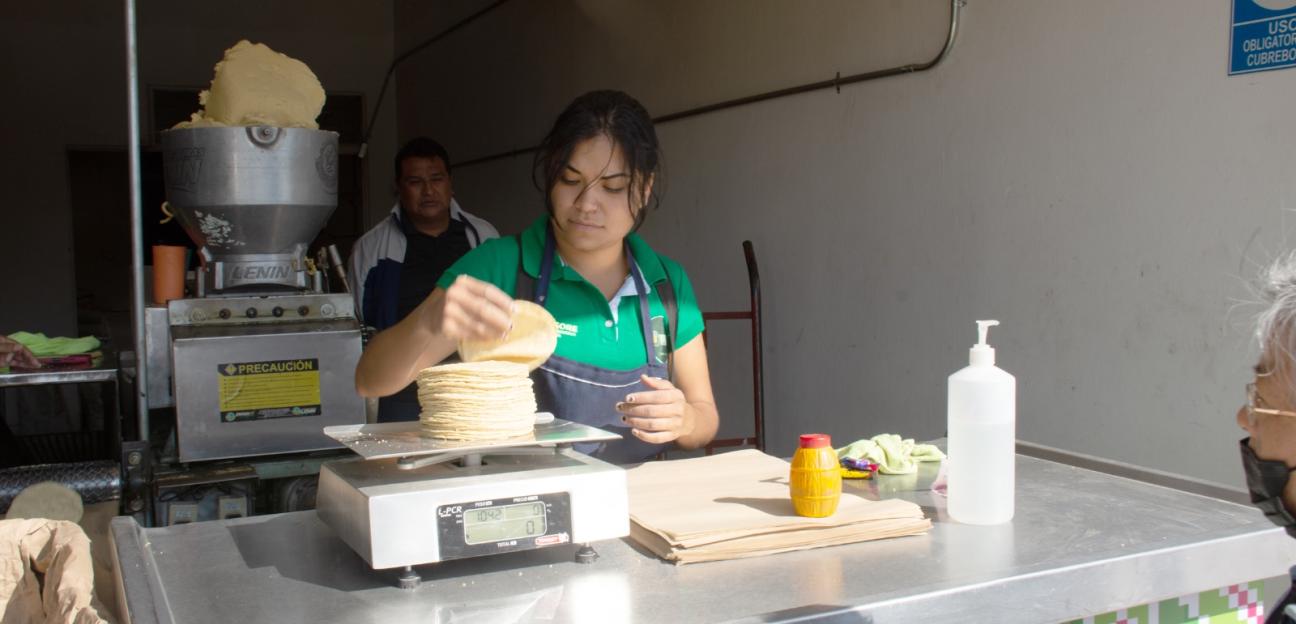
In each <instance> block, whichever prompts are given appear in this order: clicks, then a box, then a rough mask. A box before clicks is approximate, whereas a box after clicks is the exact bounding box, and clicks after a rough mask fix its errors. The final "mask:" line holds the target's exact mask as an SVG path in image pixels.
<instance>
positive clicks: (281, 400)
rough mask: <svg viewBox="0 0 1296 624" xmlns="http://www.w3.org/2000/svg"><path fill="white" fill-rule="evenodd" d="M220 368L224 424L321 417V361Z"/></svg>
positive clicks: (237, 364) (218, 371)
mask: <svg viewBox="0 0 1296 624" xmlns="http://www.w3.org/2000/svg"><path fill="white" fill-rule="evenodd" d="M216 368H217V373H218V376H219V377H220V412H221V414H220V415H221V421H222V422H239V421H244V420H263V419H266V418H292V417H296V416H319V415H320V380H319V360H317V359H303V360H270V361H265V362H231V363H229V364H220V365H219V366H217V367H216Z"/></svg>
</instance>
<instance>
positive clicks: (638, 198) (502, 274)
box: [356, 91, 719, 463]
mask: <svg viewBox="0 0 1296 624" xmlns="http://www.w3.org/2000/svg"><path fill="white" fill-rule="evenodd" d="M658 158H659V154H658V145H657V134H656V132H655V131H654V130H653V125H652V119H651V118H650V117H649V116H648V112H647V111H646V110H644V108H643V106H642V105H641V104H639V102H638V101H636V100H635V99H634V98H632V97H630V96H628V95H626V94H624V93H621V92H617V91H595V92H591V93H587V94H585V95H582V96H580V97H579V98H577V99H576V100H575V101H573V102H572V103H571V104H570V105H569V106H568V107H567V109H566V110H564V111H563V112H562V114H561V115H559V117H558V120H557V121H556V122H555V123H554V126H553V129H551V130H550V131H549V134H548V136H546V137H545V139H544V141H543V143H541V145H540V147H539V151H538V152H537V154H536V158H535V166H534V170H533V178H534V180H535V182H536V185H537V186H538V187H539V188H541V189H542V190H543V191H544V194H545V200H546V207H547V214H546V215H544V216H542V217H540V218H538V219H536V221H535V222H534V223H532V225H531V226H530V227H528V228H527V229H526V230H525V231H524V232H523V233H522V234H520V235H518V236H511V237H505V238H499V239H495V240H489V241H486V242H485V243H483V244H482V245H480V246H479V247H477V248H476V249H474V250H473V251H472V252H470V253H468V254H467V255H465V256H464V257H463V258H461V259H460V260H459V261H458V262H457V263H456V264H455V265H453V266H452V267H451V268H450V269H449V270H447V271H446V272H445V275H443V276H442V277H441V280H440V281H439V282H438V284H437V286H438V287H437V288H436V290H434V291H433V292H432V294H431V295H429V296H428V298H427V299H426V300H425V301H424V302H423V303H422V304H421V305H420V306H419V307H418V308H416V309H415V310H414V312H412V313H411V314H410V315H409V316H408V317H406V318H405V320H403V321H401V322H400V323H399V324H397V325H395V326H393V327H391V328H389V329H387V330H386V331H384V332H382V333H380V334H378V335H377V336H375V337H374V339H373V340H372V341H371V342H370V343H369V346H368V347H367V348H366V350H365V352H364V354H363V356H362V357H361V358H360V364H359V366H358V368H357V370H356V389H357V391H358V392H359V393H360V394H361V395H364V396H370V397H372V396H384V395H388V394H392V393H394V392H397V391H398V390H400V389H401V388H404V387H405V386H406V385H407V384H409V383H410V382H411V381H412V380H414V379H415V378H416V377H417V375H418V373H419V371H420V370H422V369H424V368H426V367H429V366H432V365H434V364H437V363H439V362H441V361H442V360H443V359H445V358H446V357H447V356H449V355H450V354H451V353H453V352H454V351H455V350H456V347H457V346H458V345H459V343H460V342H461V341H475V340H490V339H496V338H498V337H500V336H502V335H505V334H507V332H508V331H509V328H510V322H511V321H510V314H511V311H512V310H513V309H514V302H513V297H514V296H515V297H517V298H518V299H522V300H530V301H534V302H536V303H538V304H540V305H542V306H544V307H545V308H546V309H547V310H548V311H549V312H550V313H551V314H552V315H553V316H554V318H555V319H556V320H557V322H558V323H557V324H558V340H557V348H556V349H555V350H554V353H553V356H552V357H550V358H549V359H548V360H547V361H545V362H544V364H542V365H541V366H540V367H539V368H538V369H536V370H534V371H533V372H532V374H531V378H532V380H533V382H534V385H535V394H536V402H537V404H538V406H539V408H540V410H542V411H548V412H552V413H553V414H554V415H555V416H557V417H558V418H563V419H567V420H572V421H576V422H580V423H584V424H587V425H592V426H595V427H599V428H602V429H607V430H609V431H612V432H615V433H620V434H621V435H622V439H621V440H620V441H617V442H611V443H608V444H606V445H603V446H600V447H597V448H592V449H591V448H582V449H581V450H584V451H586V452H590V453H591V454H593V455H595V456H597V457H600V458H602V459H604V460H606V461H611V462H616V463H629V462H637V461H643V460H645V459H649V458H651V457H652V456H654V455H656V454H657V453H659V452H661V451H663V450H668V449H669V448H670V445H672V444H673V445H675V446H676V447H678V448H683V449H692V448H698V447H701V446H703V445H705V444H706V443H707V442H709V441H711V439H712V438H713V437H714V436H715V432H716V427H717V425H718V421H719V416H718V414H717V412H716V407H715V399H714V397H713V396H712V392H711V378H710V373H709V371H708V369H707V359H706V346H705V344H704V342H703V340H702V339H701V333H702V313H701V311H700V310H699V308H698V305H697V300H696V299H695V297H694V294H693V288H692V285H691V284H690V283H689V280H688V276H687V275H685V273H684V269H683V268H682V267H680V266H679V265H678V264H676V263H675V262H674V261H672V260H670V259H668V258H666V257H664V256H660V255H658V254H657V253H655V252H654V251H653V250H652V248H651V247H649V246H648V244H647V243H646V242H644V240H643V239H642V238H640V237H639V236H638V235H636V234H634V232H635V230H636V229H638V227H639V226H640V225H641V224H642V223H643V221H644V218H645V216H646V212H647V210H646V208H647V207H648V204H649V202H650V200H651V198H652V189H653V182H654V181H655V179H656V176H657V173H658V171H659V169H660V166H659V163H658ZM509 293H512V295H513V296H510V294H509ZM644 293H647V296H643V294H644ZM676 323H677V324H678V325H677V326H676V327H671V325H672V324H676ZM578 448H579V447H578Z"/></svg>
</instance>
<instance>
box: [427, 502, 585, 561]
mask: <svg viewBox="0 0 1296 624" xmlns="http://www.w3.org/2000/svg"><path fill="white" fill-rule="evenodd" d="M436 519H437V536H438V538H437V549H438V551H439V554H440V560H442V561H445V560H447V559H462V558H465V557H476V556H479V555H490V554H494V553H502V552H513V551H517V550H531V549H535V548H544V547H546V546H556V545H558V544H570V543H571V524H572V519H571V495H570V494H568V493H567V492H549V493H545V494H528V495H525V496H510V497H507V498H493V499H488V500H474V501H465V502H462V503H453V504H449V505H438V506H437V508H436Z"/></svg>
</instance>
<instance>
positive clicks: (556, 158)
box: [531, 91, 661, 231]
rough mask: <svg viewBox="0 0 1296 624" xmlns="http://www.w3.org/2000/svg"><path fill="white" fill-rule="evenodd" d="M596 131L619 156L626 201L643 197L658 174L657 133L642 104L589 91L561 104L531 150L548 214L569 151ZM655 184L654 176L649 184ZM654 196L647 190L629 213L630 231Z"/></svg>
mask: <svg viewBox="0 0 1296 624" xmlns="http://www.w3.org/2000/svg"><path fill="white" fill-rule="evenodd" d="M599 135H605V136H607V137H608V139H609V140H611V141H612V144H613V145H614V146H616V147H619V148H621V153H622V154H623V155H625V161H626V162H625V164H626V168H627V169H628V171H627V173H629V174H630V186H629V190H630V192H629V197H630V198H631V202H634V201H635V199H636V198H641V197H643V189H644V187H645V186H646V185H647V184H648V182H649V181H650V180H652V179H653V177H654V176H656V175H657V174H658V173H659V172H660V170H661V163H660V160H661V159H660V155H661V154H660V150H659V148H658V145H657V131H656V130H654V129H653V123H652V117H649V116H648V111H647V110H645V109H644V107H643V104H640V103H639V101H638V100H636V99H634V98H632V97H630V96H629V95H627V94H625V93H622V92H621V91H590V92H589V93H586V94H585V95H582V96H580V97H578V98H576V99H575V100H573V101H572V103H571V104H568V105H567V108H566V109H564V110H563V112H562V114H560V115H558V120H557V121H555V122H554V125H553V128H552V129H550V130H549V134H547V135H545V138H544V140H543V141H541V142H540V147H539V148H538V149H537V151H536V156H535V162H534V163H533V164H532V168H531V181H532V182H534V183H535V185H536V188H537V189H540V190H541V191H542V192H543V193H544V198H545V208H546V209H547V210H548V211H549V214H550V215H552V214H553V210H554V208H553V205H551V201H550V199H549V196H550V193H551V192H552V191H553V188H554V186H555V185H556V184H558V177H559V176H560V175H562V172H563V169H564V168H565V167H566V166H567V161H568V160H570V159H571V154H572V151H573V150H574V149H576V146H577V145H579V144H580V143H581V142H583V141H586V140H588V139H592V138H594V137H596V136H599ZM658 177H660V176H658ZM660 184H661V182H660V180H658V182H657V183H656V184H654V187H657V186H660ZM657 195H658V194H657V193H653V196H652V197H650V198H644V200H645V201H644V205H642V206H639V211H638V213H637V214H635V224H634V229H635V230H637V229H639V226H640V225H642V224H643V222H644V217H645V215H646V214H647V212H648V208H649V206H650V205H652V206H656V203H657ZM631 231H634V230H631Z"/></svg>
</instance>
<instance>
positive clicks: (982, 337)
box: [968, 321, 999, 366]
mask: <svg viewBox="0 0 1296 624" xmlns="http://www.w3.org/2000/svg"><path fill="white" fill-rule="evenodd" d="M976 324H977V343H976V344H975V345H973V346H972V349H970V353H969V355H968V363H970V364H972V365H973V366H994V363H995V350H994V348H993V347H991V346H990V345H989V344H988V343H987V342H986V335H987V334H989V333H990V328H991V327H994V326H996V325H998V324H999V321H977V322H976Z"/></svg>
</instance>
